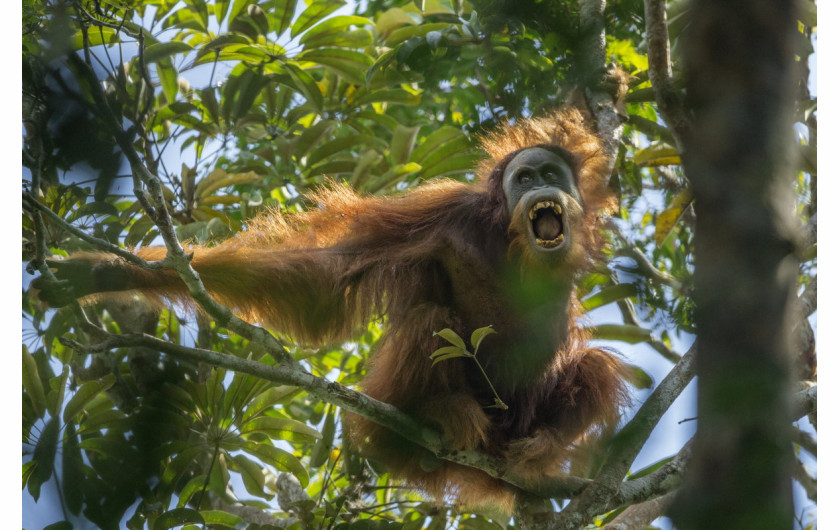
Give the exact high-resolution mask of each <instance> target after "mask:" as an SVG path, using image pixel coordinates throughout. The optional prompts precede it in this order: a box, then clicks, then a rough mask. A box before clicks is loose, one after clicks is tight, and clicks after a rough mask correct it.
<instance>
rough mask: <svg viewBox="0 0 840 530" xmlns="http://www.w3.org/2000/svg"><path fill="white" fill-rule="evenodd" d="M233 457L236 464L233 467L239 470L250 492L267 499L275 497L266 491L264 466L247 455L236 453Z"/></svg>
mask: <svg viewBox="0 0 840 530" xmlns="http://www.w3.org/2000/svg"><path fill="white" fill-rule="evenodd" d="M231 458H232V460H233V464H234V466H233V468H232V469H233V470H234V471H237V472H239V475H240V476H241V477H242V483H243V484H244V485H245V489H246V490H248V493H250V494H251V495H256V496H258V497H262V498H264V499H267V500H269V499H271V498H272V497H273V495H270V494H267V493H266V492H265V489H264V488H265V475H263V472H262V466H260V465H259V464H257V463H256V462H254V461H253V460H251V459H250V458H248V457H247V456H245V455H235V456H233V457H231Z"/></svg>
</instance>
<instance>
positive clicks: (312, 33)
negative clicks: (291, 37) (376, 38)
mask: <svg viewBox="0 0 840 530" xmlns="http://www.w3.org/2000/svg"><path fill="white" fill-rule="evenodd" d="M371 24H372V23H371V21H370V20H368V19H366V18H364V17H359V16H353V15H349V16H336V17H331V18H328V19H326V20H324V21H322V22H320V23H318V24H317V25H316V26H314V27H313V28H312V29H310V30H309V31H307V32H306V33H304V34H303V35H302V36H301V37H300V42H301V44H303V45H304V48H317V47H320V46H332V45H333V44H330V39H333V38H337V36H338V35H342V34H345V33H348V32H347V31H346V29H347V28H348V27H350V26H369V25H371ZM367 33H368V35H370V32H369V31H368V32H367ZM372 41H373V36H372V35H371V42H372Z"/></svg>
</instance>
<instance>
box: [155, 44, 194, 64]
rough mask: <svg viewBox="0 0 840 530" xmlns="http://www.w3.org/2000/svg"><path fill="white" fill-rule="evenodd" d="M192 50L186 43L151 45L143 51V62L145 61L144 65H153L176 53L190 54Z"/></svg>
mask: <svg viewBox="0 0 840 530" xmlns="http://www.w3.org/2000/svg"><path fill="white" fill-rule="evenodd" d="M192 49H193V48H192V46H190V45H189V44H187V43H186V42H179V41H169V42H160V43H157V44H152V45H151V46H149V47H147V48H146V49H145V50H144V51H143V60H145V61H146V64H153V63H156V62H159V61H161V60H163V59H168V58H170V57H172V56H173V55H175V54H176V53H187V52H191V51H192Z"/></svg>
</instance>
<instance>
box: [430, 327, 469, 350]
mask: <svg viewBox="0 0 840 530" xmlns="http://www.w3.org/2000/svg"><path fill="white" fill-rule="evenodd" d="M433 335H437V336H438V337H440V338H442V339H443V340H445V341H446V342H448V343H449V344H452V345H453V346H457V347H459V348H460V349H462V350H464V351H466V349H467V345H466V344H464V340H463V339H462V338H461V337H459V336H458V334H457V333H455V332H454V331H452V330H451V329H450V328H444V329H442V330H440V331H435V332H434V333H433Z"/></svg>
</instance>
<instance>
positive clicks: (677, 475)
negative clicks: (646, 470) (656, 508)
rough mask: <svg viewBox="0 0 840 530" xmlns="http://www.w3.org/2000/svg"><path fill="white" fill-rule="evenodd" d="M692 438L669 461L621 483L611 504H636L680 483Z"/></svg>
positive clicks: (667, 491) (669, 490) (691, 446)
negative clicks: (643, 474)
mask: <svg viewBox="0 0 840 530" xmlns="http://www.w3.org/2000/svg"><path fill="white" fill-rule="evenodd" d="M693 441H694V440H693V439H692V440H689V441H688V442H686V444H685V445H684V446H683V447H682V449H680V451H679V452H678V453H677V454H676V455H674V458H672V459H671V461H670V462H668V463H667V464H665V465H664V466H662V467H660V468H659V469H657V470H656V471H654V472H653V473H651V474H649V475H645V476H644V477H641V478H637V479H634V480H628V481H626V482H624V483H622V484H621V487H620V488H619V489H618V494H617V495H616V497H615V499H614V500H613V506H622V505H627V504H636V503H638V502H644V501H647V500H650V499H652V498H655V497H658V496H660V495H664V494H666V493H669V492H671V491H674V490H676V489H677V488H678V487H679V486H680V485H682V481H683V477H684V476H685V470H686V469H687V468H688V461H689V459H690V458H691V450H692V448H693Z"/></svg>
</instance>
